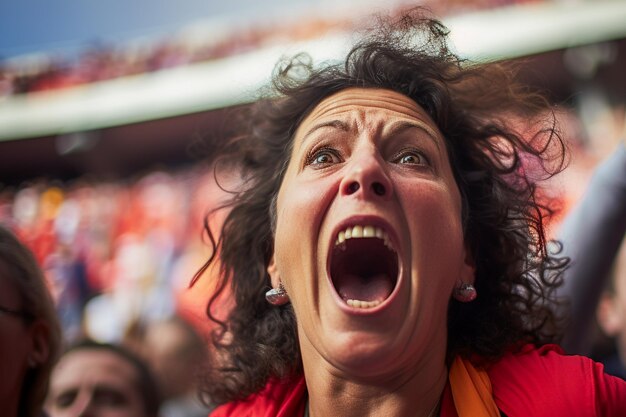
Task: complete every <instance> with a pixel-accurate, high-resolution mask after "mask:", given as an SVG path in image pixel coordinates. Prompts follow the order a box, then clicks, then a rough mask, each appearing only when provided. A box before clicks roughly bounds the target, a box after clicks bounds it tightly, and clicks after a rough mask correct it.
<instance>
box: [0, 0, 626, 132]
mask: <svg viewBox="0 0 626 417" xmlns="http://www.w3.org/2000/svg"><path fill="white" fill-rule="evenodd" d="M443 22H444V24H446V26H448V28H449V29H450V31H451V33H450V36H451V41H452V44H453V46H454V48H455V50H456V51H457V53H459V54H460V55H461V56H463V57H467V58H469V59H472V60H497V59H507V58H515V57H520V56H525V55H531V54H536V53H541V52H546V51H550V50H556V49H563V48H567V47H572V46H578V45H583V44H589V43H595V42H602V41H608V40H614V39H621V38H624V37H626V24H625V23H624V22H626V1H621V0H612V1H594V2H583V3H578V4H562V3H536V4H529V5H523V6H522V5H520V6H510V7H505V8H498V9H494V10H488V11H481V12H476V13H469V14H464V15H461V16H458V17H450V18H448V19H443ZM349 46H350V42H349V36H348V35H335V36H331V37H326V38H323V39H319V40H315V41H310V42H302V43H297V44H290V45H280V46H275V47H271V48H265V49H261V50H257V51H255V52H251V53H248V54H245V55H239V56H234V57H229V58H225V59H221V60H216V61H209V62H205V63H198V64H194V65H190V66H186V67H179V68H174V69H169V70H163V71H159V72H155V73H148V74H144V75H139V76H133V77H125V78H120V79H115V80H110V81H104V82H99V83H94V84H89V85H85V86H79V87H74V88H70V89H65V90H59V91H51V92H42V93H32V94H28V95H21V96H13V97H7V98H4V99H0V141H2V140H12V139H21V138H29V137H40V136H46V135H55V134H62V133H68V132H74V131H81V130H92V129H100V128H105V127H111V126H119V125H124V124H129V123H135V122H141V121H146V120H154V119H159V118H163V117H170V116H176V115H181V114H188V113H193V112H198V111H203V110H213V109H219V108H224V107H229V106H234V105H237V104H242V103H246V102H251V101H253V100H255V99H256V94H257V93H256V92H257V91H258V89H259V88H260V87H262V86H264V85H265V84H266V83H267V82H268V81H269V79H270V76H271V73H272V70H273V68H274V66H275V65H276V63H277V61H278V60H279V59H280V58H281V56H285V55H287V56H289V55H292V54H294V53H297V52H300V51H305V52H308V53H309V54H310V55H311V56H312V57H313V58H314V59H315V61H316V62H321V61H326V60H331V59H337V58H341V57H342V56H343V55H344V54H345V52H346V51H347V49H348V48H349Z"/></svg>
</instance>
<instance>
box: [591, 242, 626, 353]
mask: <svg viewBox="0 0 626 417" xmlns="http://www.w3.org/2000/svg"><path fill="white" fill-rule="evenodd" d="M611 274H612V276H611V278H610V283H609V287H608V288H607V289H606V290H605V291H604V293H603V294H602V297H601V298H600V303H599V305H598V310H597V318H598V324H599V325H600V327H601V328H602V331H604V333H605V334H606V335H607V336H609V337H612V338H615V341H616V343H617V351H618V354H619V357H620V359H621V361H622V363H624V364H626V239H624V240H623V241H622V245H621V247H620V249H619V252H618V254H617V257H616V259H615V263H614V265H613V269H612V271H611Z"/></svg>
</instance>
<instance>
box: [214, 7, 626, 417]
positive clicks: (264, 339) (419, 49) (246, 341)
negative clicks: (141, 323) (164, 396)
mask: <svg viewBox="0 0 626 417" xmlns="http://www.w3.org/2000/svg"><path fill="white" fill-rule="evenodd" d="M445 36H446V30H445V28H444V27H443V26H442V25H441V24H440V23H438V22H436V21H431V20H428V19H422V18H421V17H420V16H419V15H418V12H415V13H413V14H409V15H407V16H404V17H403V18H402V19H401V21H399V22H390V23H387V24H383V25H382V27H381V29H380V30H379V31H377V32H375V33H374V34H372V35H371V36H370V37H369V38H367V39H366V40H364V41H363V42H361V43H360V44H358V45H357V46H356V47H354V48H353V49H352V51H351V52H350V54H349V55H348V56H347V58H346V61H345V63H344V64H343V65H330V66H327V67H325V68H321V69H313V68H312V67H311V66H310V65H308V64H307V63H306V59H304V57H303V56H299V57H297V58H296V59H295V60H293V61H292V62H289V63H287V64H286V65H285V66H284V67H283V68H282V69H281V70H280V71H279V72H278V74H277V76H276V77H275V83H274V85H275V88H276V92H275V94H274V95H273V96H272V97H273V98H272V99H268V100H265V101H260V102H259V103H258V104H257V105H255V106H254V107H253V112H252V114H251V115H249V117H248V120H249V130H248V132H247V133H244V134H242V135H241V136H239V137H237V138H235V139H234V140H233V141H231V142H230V143H229V144H228V145H227V146H226V153H227V154H229V156H232V157H233V158H235V160H238V161H239V163H240V164H241V167H242V169H243V172H244V179H245V184H244V187H243V190H242V191H241V192H239V193H237V194H235V196H234V198H233V200H232V205H231V211H230V213H229V215H228V217H227V219H226V221H225V223H224V226H223V229H222V231H221V234H220V240H219V241H218V243H217V245H216V246H217V249H218V251H217V253H219V260H220V262H221V268H222V270H221V271H222V274H221V277H222V279H221V281H220V285H219V288H218V292H217V293H216V295H214V297H213V298H212V299H211V301H210V303H209V307H208V313H209V316H210V317H211V318H212V319H213V320H214V321H216V322H217V323H219V324H221V327H220V330H219V331H218V332H216V334H215V335H214V336H215V339H214V344H215V348H216V354H215V357H216V358H217V359H216V361H215V363H214V366H213V367H212V368H211V369H210V373H209V376H208V378H207V381H206V382H207V384H206V390H205V391H206V393H207V394H208V395H209V396H210V398H211V399H212V400H213V401H214V402H215V403H218V404H223V405H222V406H221V407H219V408H218V409H216V411H215V412H214V413H213V414H212V415H213V416H298V417H299V416H304V415H308V416H312V417H319V416H331V415H336V416H342V417H343V416H382V415H384V416H421V417H426V416H435V415H441V416H456V415H458V416H461V417H464V416H498V415H507V416H509V417H513V416H528V415H533V416H542V415H546V416H547V415H550V416H552V415H584V416H591V415H620V414H622V413H623V412H625V411H626V405H624V400H623V398H626V386H625V385H624V383H623V382H620V381H618V380H616V379H613V378H611V377H608V376H605V375H604V374H603V373H602V369H601V368H600V367H599V366H598V365H596V364H594V363H593V362H591V361H588V360H586V359H584V358H580V357H575V358H573V357H566V356H564V355H562V354H561V352H560V350H559V349H558V348H557V347H555V346H551V345H545V344H546V342H549V341H551V340H553V339H554V338H555V329H556V325H557V320H556V317H555V315H554V314H553V312H552V309H551V306H552V302H553V300H552V297H551V294H552V292H553V290H554V288H556V286H557V285H558V284H559V283H560V276H561V272H562V269H563V268H564V266H565V264H566V261H565V260H563V259H560V258H557V257H554V256H552V255H550V254H548V253H547V251H546V245H545V243H546V242H545V238H544V233H543V229H542V221H543V217H544V215H545V214H546V213H547V212H548V211H549V210H547V208H546V207H545V206H543V205H541V204H540V203H539V202H538V201H537V193H536V189H535V188H536V185H535V180H536V179H538V178H541V177H542V176H549V175H551V174H553V173H555V172H557V171H558V170H559V169H560V168H561V167H562V165H563V153H564V150H563V143H562V141H561V139H560V137H559V135H558V132H557V130H556V128H555V126H554V123H553V122H552V118H549V117H547V118H546V116H545V115H546V114H548V115H550V114H551V113H549V112H548V113H546V110H549V105H548V104H547V103H546V102H545V100H544V99H542V98H541V96H539V95H537V94H534V93H533V92H530V91H529V90H528V89H526V88H524V87H522V86H519V85H517V84H516V83H515V82H514V80H513V76H512V74H511V71H510V70H509V69H507V68H506V67H503V66H501V65H496V64H490V65H473V64H469V63H464V62H461V61H460V60H459V58H457V57H456V56H455V55H453V54H452V53H451V52H450V51H449V50H448V48H447V46H446V39H445ZM416 42H422V43H421V45H417V46H416V45H415V43H416ZM544 119H547V123H543V121H544ZM208 232H209V235H210V236H211V237H213V235H212V234H211V231H210V230H209V231H208ZM211 261H212V260H210V261H209V263H207V266H208V264H210V262H211ZM227 289H228V291H232V302H233V308H232V310H231V311H230V313H229V314H228V316H227V317H226V318H225V319H224V320H221V319H220V318H219V317H216V314H217V311H215V310H214V307H215V306H216V305H217V300H218V299H219V297H220V296H221V295H222V294H223V293H225V292H227ZM264 294H265V297H264ZM266 300H267V301H266ZM268 301H269V303H268ZM620 396H621V397H620Z"/></svg>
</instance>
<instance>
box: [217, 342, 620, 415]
mask: <svg viewBox="0 0 626 417" xmlns="http://www.w3.org/2000/svg"><path fill="white" fill-rule="evenodd" d="M487 373H488V374H489V378H490V380H491V384H492V386H493V395H494V399H495V401H496V404H497V405H498V408H499V409H500V410H501V411H502V412H503V413H505V414H506V415H507V416H508V417H528V416H532V417H544V416H545V417H558V416H564V417H565V416H567V417H575V416H580V417H593V416H603V417H611V416H615V417H624V416H626V381H623V380H621V379H619V378H616V377H613V376H610V375H607V374H605V373H604V368H603V366H602V365H601V364H599V363H597V362H594V361H592V360H591V359H589V358H586V357H584V356H569V355H564V354H563V352H562V350H561V349H560V348H559V347H558V346H556V345H546V346H543V347H541V348H535V347H533V346H530V345H529V346H526V347H524V348H523V349H522V350H521V351H520V352H516V353H509V354H506V355H505V356H504V357H503V358H502V359H501V360H499V361H498V362H496V363H495V364H493V365H491V366H489V367H488V368H487ZM306 399H307V391H306V385H305V381H304V377H300V378H299V379H298V380H297V381H296V382H295V383H294V382H293V381H292V382H291V383H286V382H284V381H277V380H270V381H269V382H268V384H267V385H266V386H265V388H264V389H263V390H261V391H260V392H258V393H256V394H253V395H251V396H250V397H249V398H248V399H247V400H245V401H234V402H231V403H228V404H224V405H222V406H220V407H218V408H217V409H216V410H215V411H214V412H213V413H212V414H211V417H302V416H304V408H305V405H306ZM440 416H441V417H458V415H457V412H456V409H455V407H454V401H453V398H452V392H451V390H450V386H449V385H447V386H446V388H445V390H444V393H443V397H442V402H441V414H440Z"/></svg>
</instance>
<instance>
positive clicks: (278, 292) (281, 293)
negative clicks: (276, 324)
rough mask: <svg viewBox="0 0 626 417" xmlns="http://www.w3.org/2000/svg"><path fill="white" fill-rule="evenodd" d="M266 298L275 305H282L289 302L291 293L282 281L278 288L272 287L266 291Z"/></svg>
mask: <svg viewBox="0 0 626 417" xmlns="http://www.w3.org/2000/svg"><path fill="white" fill-rule="evenodd" d="M265 299H266V300H267V302H268V303H270V304H271V305H273V306H281V305H283V304H286V303H288V302H289V295H288V294H287V291H285V287H283V284H282V282H281V283H280V284H278V288H272V289H270V290H269V291H267V292H266V293H265Z"/></svg>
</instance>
